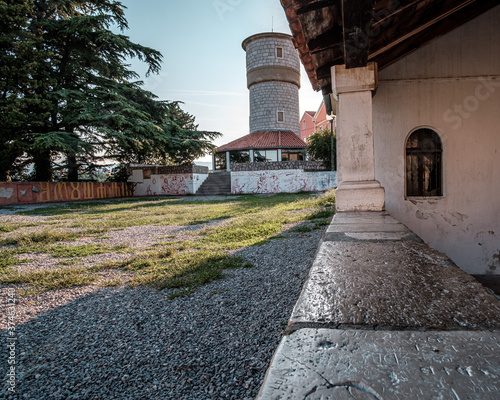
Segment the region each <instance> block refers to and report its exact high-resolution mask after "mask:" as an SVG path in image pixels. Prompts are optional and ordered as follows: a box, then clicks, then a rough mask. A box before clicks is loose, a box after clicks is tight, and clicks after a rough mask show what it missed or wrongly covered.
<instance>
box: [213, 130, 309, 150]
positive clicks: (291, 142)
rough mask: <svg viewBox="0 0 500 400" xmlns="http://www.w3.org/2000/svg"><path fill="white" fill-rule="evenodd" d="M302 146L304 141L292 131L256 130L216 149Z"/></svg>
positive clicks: (304, 145)
mask: <svg viewBox="0 0 500 400" xmlns="http://www.w3.org/2000/svg"><path fill="white" fill-rule="evenodd" d="M304 147H306V144H305V143H304V141H303V140H302V139H301V138H300V137H298V136H297V135H296V134H295V133H293V132H292V131H257V132H252V133H250V134H248V135H245V136H243V137H241V138H239V139H236V140H233V141H232V142H229V143H227V144H225V145H223V146H220V147H219V148H217V151H228V150H245V149H278V148H287V149H289V148H304Z"/></svg>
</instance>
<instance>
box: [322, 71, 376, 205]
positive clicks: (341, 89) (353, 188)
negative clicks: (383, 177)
mask: <svg viewBox="0 0 500 400" xmlns="http://www.w3.org/2000/svg"><path fill="white" fill-rule="evenodd" d="M331 73H332V89H333V93H334V95H335V96H336V97H337V99H338V115H337V120H336V126H337V164H338V165H337V167H338V175H337V179H338V182H339V185H338V187H337V190H336V191H335V198H336V200H335V203H336V209H337V211H339V212H342V211H383V210H384V209H385V191H384V188H383V187H382V186H381V185H380V182H378V181H376V180H375V157H374V152H373V110H372V95H373V93H372V92H373V91H374V90H375V89H376V88H377V64H376V63H369V64H368V66H366V67H361V68H351V69H346V68H345V65H336V66H334V67H332V71H331Z"/></svg>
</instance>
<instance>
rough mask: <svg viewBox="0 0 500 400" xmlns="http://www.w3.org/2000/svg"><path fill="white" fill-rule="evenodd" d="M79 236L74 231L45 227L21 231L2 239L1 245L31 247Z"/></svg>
mask: <svg viewBox="0 0 500 400" xmlns="http://www.w3.org/2000/svg"><path fill="white" fill-rule="evenodd" d="M77 237H78V235H76V234H75V233H73V232H68V231H62V230H55V229H52V228H45V229H43V230H40V231H30V232H25V231H23V232H19V233H17V234H15V235H11V236H10V237H8V238H5V239H2V240H0V246H5V245H15V246H19V247H24V248H27V247H30V246H32V245H47V244H51V243H56V242H60V241H63V240H74V239H76V238H77Z"/></svg>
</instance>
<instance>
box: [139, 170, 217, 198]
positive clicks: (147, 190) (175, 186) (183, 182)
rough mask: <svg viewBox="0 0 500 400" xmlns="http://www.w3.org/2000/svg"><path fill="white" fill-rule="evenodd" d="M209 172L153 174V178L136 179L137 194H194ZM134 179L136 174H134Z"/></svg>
mask: <svg viewBox="0 0 500 400" xmlns="http://www.w3.org/2000/svg"><path fill="white" fill-rule="evenodd" d="M207 176H208V174H165V175H152V176H151V179H143V180H141V181H139V180H138V179H137V180H135V182H136V187H135V195H136V196H160V195H170V196H181V195H187V194H194V193H196V191H197V190H198V188H199V187H200V186H201V184H202V183H203V182H204V180H205V179H206V178H207ZM132 179H134V176H132Z"/></svg>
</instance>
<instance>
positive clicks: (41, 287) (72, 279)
mask: <svg viewBox="0 0 500 400" xmlns="http://www.w3.org/2000/svg"><path fill="white" fill-rule="evenodd" d="M97 279H98V275H97V274H94V273H92V272H90V271H89V270H88V269H85V268H66V269H62V270H44V271H25V272H19V271H15V270H12V269H9V270H5V271H2V273H1V274H0V283H1V284H4V285H5V284H18V285H29V286H30V287H31V289H32V290H30V294H35V293H40V292H44V291H47V290H53V289H67V288H71V287H74V286H86V285H90V284H91V283H93V282H95V281H96V280H97Z"/></svg>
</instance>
